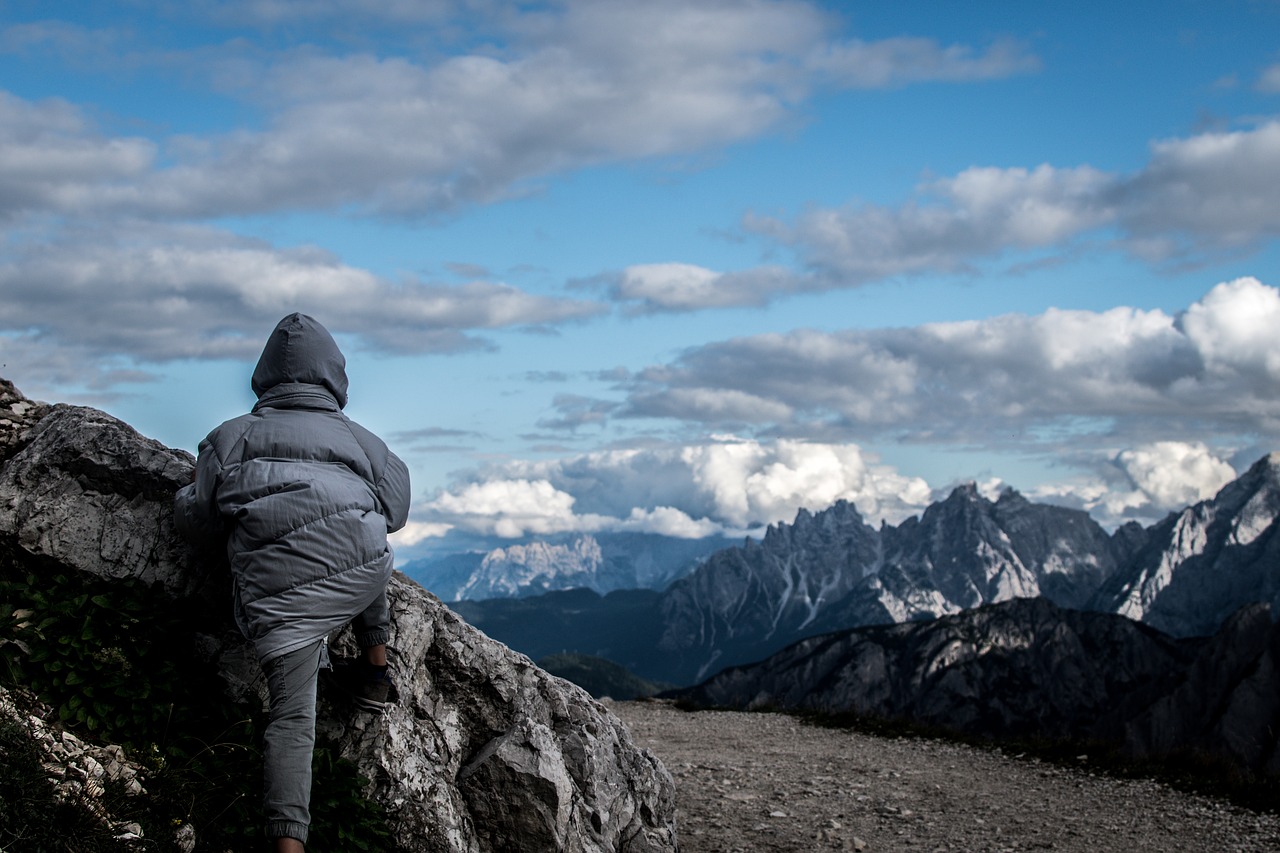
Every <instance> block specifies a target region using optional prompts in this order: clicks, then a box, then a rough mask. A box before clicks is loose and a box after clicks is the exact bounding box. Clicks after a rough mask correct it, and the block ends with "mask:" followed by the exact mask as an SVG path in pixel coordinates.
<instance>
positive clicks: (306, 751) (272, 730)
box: [262, 591, 391, 843]
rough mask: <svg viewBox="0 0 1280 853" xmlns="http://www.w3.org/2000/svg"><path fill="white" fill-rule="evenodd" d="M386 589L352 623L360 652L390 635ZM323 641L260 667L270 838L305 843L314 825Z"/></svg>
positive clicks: (267, 816)
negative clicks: (265, 704)
mask: <svg viewBox="0 0 1280 853" xmlns="http://www.w3.org/2000/svg"><path fill="white" fill-rule="evenodd" d="M390 626H391V621H390V618H389V614H388V612H387V596H386V592H385V591H383V592H382V593H381V594H379V595H378V597H377V598H376V599H374V601H373V603H372V604H370V605H369V606H368V608H366V609H365V610H364V612H362V613H360V614H359V615H358V616H356V618H355V619H354V620H352V627H353V628H354V629H355V634H356V642H357V643H358V644H359V646H360V648H362V649H367V648H369V647H370V646H378V645H382V644H384V643H386V642H387V640H388V639H389V638H390V636H391V632H390ZM324 640H325V638H324V637H320V638H318V639H317V640H316V641H315V642H313V643H311V644H310V645H306V646H303V647H302V648H300V649H294V650H293V651H291V652H285V653H284V654H282V655H280V656H278V657H274V658H272V659H271V660H269V661H266V662H265V663H263V665H262V671H263V673H264V674H265V675H266V677H267V691H268V692H269V693H270V696H271V713H270V718H269V720H268V722H267V729H266V731H265V732H264V733H263V738H262V739H263V749H262V757H263V811H264V812H265V813H266V818H267V836H268V837H270V838H281V837H288V838H296V839H298V840H299V841H302V842H303V843H305V842H306V840H307V832H308V830H309V828H310V826H311V756H312V753H313V752H314V751H315V745H316V682H317V680H318V678H319V675H320V659H321V655H322V653H323V649H324Z"/></svg>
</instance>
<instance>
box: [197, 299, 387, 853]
mask: <svg viewBox="0 0 1280 853" xmlns="http://www.w3.org/2000/svg"><path fill="white" fill-rule="evenodd" d="M252 387H253V391H254V393H255V394H257V396H258V402H257V404H256V405H255V406H254V407H253V410H252V411H251V412H249V413H248V414H245V415H241V416H240V417H237V418H233V419H232V420H229V421H227V422H226V423H224V424H222V425H221V426H219V427H217V428H216V429H214V430H213V432H211V433H209V435H208V437H206V438H205V439H204V441H202V442H201V443H200V453H199V457H198V459H197V462H196V473H195V480H194V482H192V484H191V485H189V486H185V487H183V488H182V489H181V490H179V491H178V493H177V495H176V496H175V505H174V510H175V521H176V524H177V526H178V529H179V530H180V531H182V532H183V533H184V534H186V535H187V536H188V537H190V538H192V539H193V540H197V541H204V542H208V543H214V542H219V541H225V543H226V553H227V559H228V562H229V564H230V568H231V578H232V587H233V591H234V595H233V601H232V607H233V611H234V614H235V619H236V623H237V625H238V626H239V627H240V630H241V631H242V632H243V633H244V635H245V637H246V638H247V639H248V640H249V641H250V642H252V643H253V646H254V649H255V650H256V652H257V655H258V659H259V661H260V662H261V663H262V666H263V671H264V673H265V674H266V675H267V683H268V688H269V689H270V691H271V722H270V723H269V724H268V727H267V731H266V733H265V735H264V740H265V750H264V753H265V759H266V777H267V786H266V787H267V793H266V809H267V821H268V823H267V833H268V835H271V836H273V837H275V838H277V839H280V840H281V842H282V846H279V847H278V849H281V850H287V849H295V850H296V849H301V842H304V841H305V840H306V836H307V827H308V826H309V824H310V812H309V811H308V802H309V799H310V784H311V774H310V768H311V751H312V749H313V748H314V742H315V693H316V677H317V673H318V670H319V667H320V661H321V657H322V649H323V641H324V640H325V639H326V638H327V637H328V635H329V634H330V633H331V632H332V631H334V630H336V629H338V628H341V627H343V626H344V625H346V624H347V623H354V628H355V633H356V640H357V642H358V643H359V645H360V647H361V648H362V649H363V650H365V660H364V667H363V669H353V670H351V671H352V672H354V673H356V676H355V681H354V682H353V685H351V686H353V691H352V692H353V699H354V700H355V702H356V704H357V706H358V707H361V708H363V709H365V710H381V708H382V704H383V702H384V701H385V698H386V696H387V693H388V686H387V685H388V683H389V681H388V678H387V676H386V665H385V664H386V659H385V644H386V642H387V640H388V639H389V630H390V621H389V618H388V614H387V606H386V587H387V581H388V580H389V579H390V577H391V568H392V562H393V557H392V553H391V549H390V547H389V546H388V545H387V533H389V532H394V531H396V530H399V529H400V528H401V527H403V526H404V524H405V521H406V520H407V518H408V514H409V473H408V470H407V469H406V468H405V465H404V463H403V462H402V461H401V460H400V459H399V458H398V457H397V456H396V455H395V454H394V453H392V452H391V451H390V450H388V449H387V446H386V444H384V443H383V442H382V440H381V439H379V438H378V437H377V436H375V435H374V434H373V433H371V432H369V431H368V430H366V429H365V428H364V427H362V426H360V425H359V424H357V423H355V422H354V421H352V420H350V419H349V418H348V417H347V416H346V415H344V414H343V413H342V409H343V407H344V406H345V405H346V402H347V374H346V360H345V359H344V358H343V356H342V352H341V351H340V350H339V349H338V345H337V343H335V342H334V340H333V337H332V336H331V335H330V334H329V332H328V331H327V330H326V329H325V328H324V326H322V325H320V323H318V322H317V321H315V320H314V319H312V318H311V317H308V316H307V315H305V314H296V313H295V314H290V315H289V316H287V317H285V318H284V319H283V320H281V321H280V322H279V323H278V324H277V325H276V327H275V330H274V331H273V332H272V333H271V336H270V338H269V339H268V340H267V345H266V347H265V348H264V349H263V351H262V357H261V358H260V359H259V360H258V364H257V367H256V368H255V369H254V371H253V380H252ZM304 705H305V706H307V707H302V706H304ZM299 711H301V712H303V714H304V716H306V714H308V713H309V716H307V717H306V719H305V720H303V721H299V720H298V719H297V715H298V713H299ZM304 730H305V731H304ZM304 735H305V737H304ZM300 738H301V740H300ZM304 741H305V742H304ZM304 765H305V767H304ZM302 777H305V778H302ZM304 782H305V785H304V784H303V783H304ZM299 791H301V795H300V794H299ZM299 796H301V798H302V801H301V804H299V803H298V802H296V801H297V800H298V798H299ZM289 839H296V840H297V842H298V845H297V846H295V847H289V846H288V845H287V844H284V842H286V841H288V840H289Z"/></svg>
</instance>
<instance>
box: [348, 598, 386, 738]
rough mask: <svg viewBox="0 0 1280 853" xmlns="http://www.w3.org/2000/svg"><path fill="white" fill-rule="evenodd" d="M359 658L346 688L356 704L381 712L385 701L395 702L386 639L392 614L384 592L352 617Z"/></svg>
mask: <svg viewBox="0 0 1280 853" xmlns="http://www.w3.org/2000/svg"><path fill="white" fill-rule="evenodd" d="M351 626H352V629H353V630H354V631H355V635H356V644H357V645H358V646H360V660H359V661H358V662H357V663H356V664H355V665H354V667H353V668H352V670H351V671H349V673H348V676H347V677H348V680H347V688H346V689H347V690H348V692H349V693H350V694H351V696H352V698H353V700H354V701H355V704H356V707H357V708H360V709H361V710H364V711H372V712H374V713H381V712H382V710H383V708H384V707H385V706H386V703H387V701H388V700H392V701H394V694H393V685H392V680H391V675H390V673H389V672H388V669H387V640H388V639H390V637H391V616H390V613H389V612H388V610H387V591H386V589H385V588H384V589H383V590H381V591H380V592H379V593H378V596H377V598H375V599H374V600H373V602H372V603H370V605H369V606H368V607H366V608H365V609H364V611H362V612H361V613H359V614H357V615H356V618H355V619H353V620H351Z"/></svg>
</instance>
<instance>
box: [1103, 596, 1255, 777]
mask: <svg viewBox="0 0 1280 853" xmlns="http://www.w3.org/2000/svg"><path fill="white" fill-rule="evenodd" d="M1272 613H1273V611H1272V610H1271V608H1270V607H1268V606H1267V605H1265V604H1254V605H1250V606H1246V607H1244V608H1241V610H1240V611H1239V612H1237V613H1236V614H1234V615H1233V616H1232V617H1231V618H1230V619H1228V620H1227V621H1226V623H1225V624H1223V626H1222V629H1221V630H1220V631H1219V632H1218V633H1217V634H1216V635H1214V636H1213V637H1212V638H1211V639H1210V640H1208V641H1207V642H1206V643H1204V646H1203V648H1202V649H1201V651H1200V653H1199V654H1198V655H1197V656H1196V658H1195V660H1194V661H1193V662H1192V663H1191V665H1190V666H1189V667H1187V669H1186V670H1185V674H1184V677H1183V679H1182V681H1181V683H1180V684H1179V685H1178V686H1177V687H1176V688H1175V689H1174V690H1172V691H1170V692H1169V693H1167V694H1166V695H1164V696H1161V697H1160V698H1159V699H1158V700H1157V701H1156V702H1154V703H1152V704H1151V706H1150V707H1149V708H1148V709H1147V710H1146V711H1144V712H1143V713H1142V714H1139V715H1137V716H1136V717H1134V718H1133V719H1131V720H1129V721H1128V723H1127V724H1126V726H1125V741H1126V743H1127V744H1128V746H1129V748H1130V750H1132V751H1133V752H1134V753H1136V754H1139V755H1146V754H1151V753H1157V754H1158V753H1164V752H1170V751H1172V750H1175V749H1185V748H1195V749H1199V750H1203V751H1206V752H1210V753H1215V754H1218V755H1222V756H1225V757H1227V758H1229V759H1231V760H1234V761H1236V762H1239V763H1241V764H1244V765H1247V766H1249V767H1253V768H1255V769H1258V770H1261V771H1263V772H1264V773H1268V774H1272V775H1277V774H1280V730H1278V728H1277V725H1276V723H1277V721H1280V625H1277V624H1276V623H1275V622H1273V621H1272Z"/></svg>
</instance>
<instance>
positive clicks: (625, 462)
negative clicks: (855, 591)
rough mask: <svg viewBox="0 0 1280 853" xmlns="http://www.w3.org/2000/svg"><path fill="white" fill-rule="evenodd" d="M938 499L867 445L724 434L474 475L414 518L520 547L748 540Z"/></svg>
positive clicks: (895, 512)
mask: <svg viewBox="0 0 1280 853" xmlns="http://www.w3.org/2000/svg"><path fill="white" fill-rule="evenodd" d="M929 496H930V492H929V488H928V486H927V485H926V484H925V482H924V481H923V480H921V479H919V478H913V477H905V476H902V475H900V474H898V473H896V472H894V471H892V470H891V469H889V468H887V467H886V466H883V465H881V464H879V462H878V461H877V460H876V459H875V458H874V457H872V456H869V455H868V454H866V453H864V452H863V451H862V449H861V448H859V447H857V446H856V445H851V444H844V445H838V444H822V443H810V442H801V441H787V440H782V441H770V442H761V441H754V440H744V439H737V438H732V437H723V438H721V439H719V440H716V441H713V442H708V443H701V444H690V445H683V446H667V447H660V448H649V449H644V450H625V451H602V452H596V453H587V454H582V455H578V456H572V457H567V458H562V459H555V460H550V461H540V462H532V461H519V462H509V463H506V464H504V465H501V466H495V467H491V468H486V469H484V470H481V471H477V472H474V473H473V474H471V475H470V476H469V478H467V479H465V480H463V481H462V482H459V483H456V484H454V485H453V486H451V487H450V488H449V489H447V490H445V491H443V492H441V493H440V494H439V495H437V496H435V497H434V498H432V499H431V500H429V501H427V502H426V503H424V504H421V505H419V506H417V507H415V508H414V513H413V514H414V518H415V519H417V520H419V521H421V522H422V523H425V524H433V525H437V527H436V529H440V526H443V525H447V526H450V527H458V528H461V529H462V530H465V531H468V532H471V533H479V534H484V535H494V536H500V537H508V538H514V537H520V536H524V535H535V534H538V535H546V534H552V533H562V532H567V531H601V530H629V531H643V532H650V533H662V534H665V535H667V536H677V537H683V538H701V537H705V536H710V535H713V534H724V535H742V534H743V533H745V532H746V531H748V530H751V529H757V528H760V527H762V526H765V525H768V524H773V523H776V522H779V521H791V520H792V519H793V518H794V517H795V514H796V511H797V510H799V509H801V508H822V507H826V506H829V505H830V504H832V503H835V502H836V501H837V500H848V501H850V502H852V503H853V504H854V505H855V506H857V507H858V509H859V510H860V511H861V512H862V513H863V514H864V515H866V516H867V517H868V518H869V519H873V520H877V521H878V520H879V519H880V518H890V519H892V520H899V519H901V518H903V517H905V516H906V515H910V514H912V513H914V512H918V511H919V510H920V508H921V507H923V506H924V505H926V504H927V503H928V500H929Z"/></svg>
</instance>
